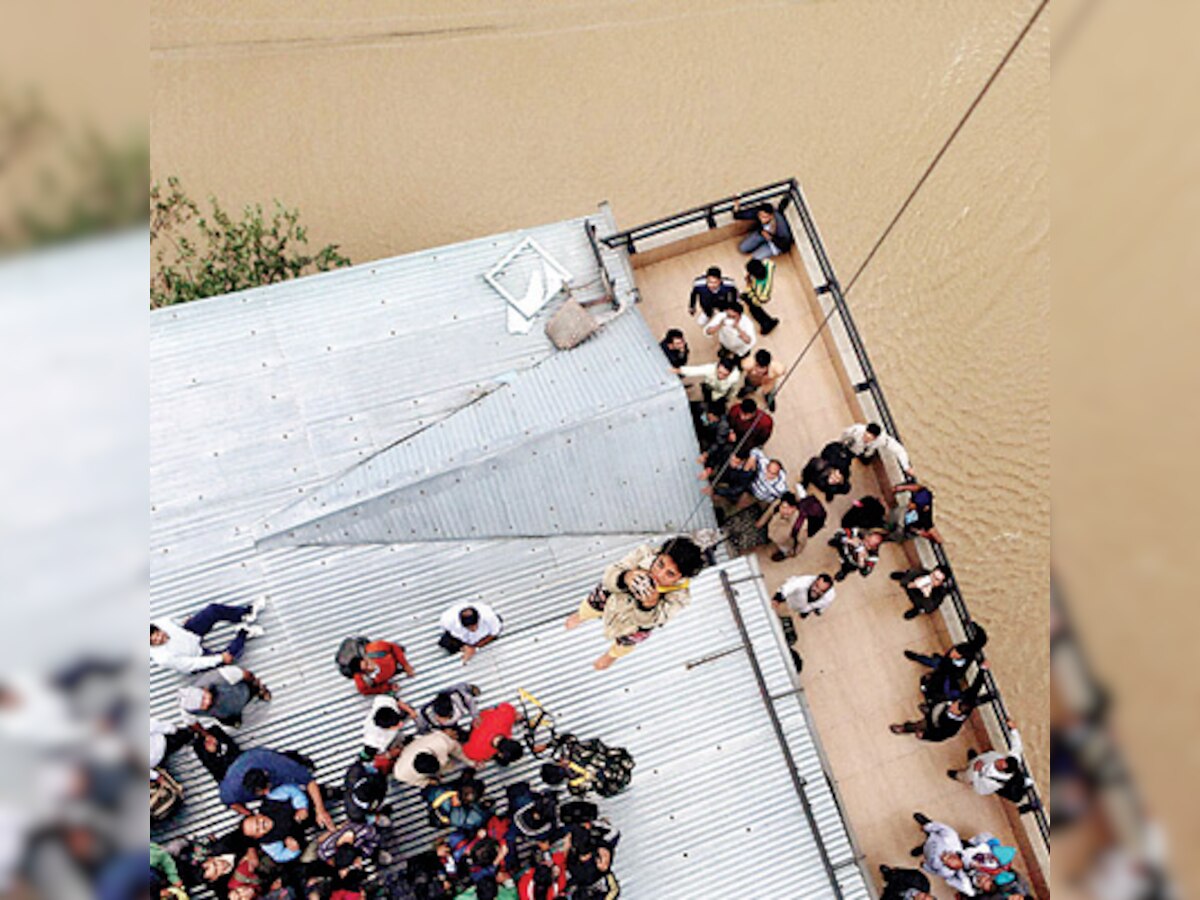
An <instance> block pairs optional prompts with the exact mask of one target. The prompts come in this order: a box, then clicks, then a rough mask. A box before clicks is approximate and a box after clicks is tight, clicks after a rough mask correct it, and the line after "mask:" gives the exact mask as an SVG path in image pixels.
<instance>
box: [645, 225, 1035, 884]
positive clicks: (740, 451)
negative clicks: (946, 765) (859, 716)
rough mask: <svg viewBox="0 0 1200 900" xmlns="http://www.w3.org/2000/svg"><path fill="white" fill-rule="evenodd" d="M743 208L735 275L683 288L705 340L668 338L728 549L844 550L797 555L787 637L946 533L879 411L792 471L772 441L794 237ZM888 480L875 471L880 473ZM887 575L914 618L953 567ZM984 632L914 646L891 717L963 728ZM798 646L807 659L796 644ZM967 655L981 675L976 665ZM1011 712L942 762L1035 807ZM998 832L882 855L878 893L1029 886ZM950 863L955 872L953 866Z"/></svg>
mask: <svg viewBox="0 0 1200 900" xmlns="http://www.w3.org/2000/svg"><path fill="white" fill-rule="evenodd" d="M735 215H736V217H737V218H738V219H746V220H748V221H751V222H752V223H753V224H752V226H751V230H750V232H749V233H748V234H747V235H746V236H745V237H744V239H742V241H741V243H740V244H739V249H740V250H741V251H742V252H743V253H747V254H750V258H749V259H748V260H747V261H746V263H745V272H744V274H743V276H742V280H741V284H740V285H739V284H738V282H737V281H736V280H735V279H734V278H731V277H728V276H727V275H726V274H725V273H724V272H723V271H722V270H721V269H720V268H719V267H718V266H711V267H709V268H708V269H707V270H706V271H705V272H704V274H703V275H700V276H698V277H697V278H696V279H695V280H694V281H693V283H692V286H691V292H690V294H689V297H688V306H687V312H688V315H689V316H691V317H693V318H694V320H695V323H696V324H697V325H698V326H700V328H701V334H702V335H703V336H704V339H705V343H706V346H704V347H703V348H696V349H695V352H694V349H693V348H692V347H691V346H689V343H688V340H687V337H686V335H685V333H684V329H683V328H682V327H675V328H671V329H669V330H668V331H667V333H666V334H665V336H664V337H663V339H662V341H661V344H660V346H661V348H662V350H663V353H664V354H665V355H666V357H667V360H668V362H669V364H670V366H671V368H672V371H674V372H675V374H677V375H678V376H679V377H680V379H681V380H682V381H683V382H684V384H685V385H686V386H687V388H688V392H689V399H690V404H691V413H692V421H693V424H694V427H695V431H696V435H697V439H698V441H699V443H700V447H701V451H702V452H701V455H700V457H699V462H700V465H701V468H702V471H701V474H700V477H701V478H702V479H703V480H704V481H705V482H706V485H705V488H704V490H705V492H706V493H708V494H709V495H710V496H711V497H712V499H713V503H714V506H715V508H716V510H717V517H718V522H719V523H720V524H721V526H722V529H723V532H724V534H725V537H726V540H727V541H728V544H729V546H730V549H731V550H732V551H733V552H735V553H748V552H752V551H756V550H759V549H765V550H766V551H767V552H768V554H769V556H770V559H771V560H773V561H774V562H785V561H788V560H791V559H795V558H802V559H810V558H813V557H815V556H816V555H817V554H815V553H814V552H813V551H812V549H810V548H811V543H810V539H811V538H814V537H817V536H818V535H820V534H821V533H822V532H825V535H826V539H825V544H826V545H827V546H829V547H831V548H833V550H834V552H835V554H836V556H835V557H834V559H835V563H834V565H831V566H829V567H828V569H827V570H825V571H822V569H824V568H825V567H824V566H812V567H811V568H810V567H808V566H802V567H800V568H801V571H800V572H797V573H795V574H792V575H791V577H788V578H787V579H786V580H785V581H784V582H783V584H782V585H781V586H780V588H779V589H778V590H777V591H776V593H775V595H774V596H773V597H772V606H773V608H774V609H775V611H776V613H778V614H779V615H780V617H781V618H782V620H783V623H784V626H785V628H784V630H785V633H786V634H787V635H788V637H789V639H792V638H794V634H795V624H794V618H793V617H795V618H796V619H800V620H804V619H808V618H809V617H810V616H822V615H825V614H830V613H831V610H832V607H833V605H834V602H835V600H836V598H837V587H838V585H839V584H840V583H841V582H843V581H844V580H845V579H847V578H849V577H852V576H855V575H857V576H858V577H860V578H867V577H870V576H871V574H872V573H873V572H874V570H875V568H876V566H877V565H878V563H879V561H880V551H881V548H882V547H883V545H884V544H885V543H888V542H893V543H903V542H907V541H911V540H913V539H915V538H918V537H920V538H925V539H926V540H928V541H930V542H931V543H933V544H941V543H942V535H941V533H940V532H939V531H938V528H937V525H936V524H935V522H934V511H933V505H934V503H933V501H934V495H933V491H932V489H931V488H930V487H929V486H928V485H927V484H925V483H923V482H922V481H920V480H919V479H918V477H917V474H916V472H915V471H914V467H913V465H912V461H911V459H910V457H909V454H908V451H907V450H906V449H905V447H904V446H903V444H901V443H900V441H899V440H897V439H896V437H895V436H893V435H891V434H889V433H888V432H887V431H886V430H885V429H884V428H882V427H881V426H880V424H878V423H876V422H853V423H850V424H849V425H848V426H847V427H845V428H844V429H843V430H842V431H841V433H840V434H835V435H830V436H829V439H828V440H827V441H826V442H825V443H824V444H822V445H820V446H819V447H817V448H814V450H815V452H814V453H813V454H812V455H811V457H809V458H808V459H807V460H806V461H805V462H804V464H803V466H800V465H797V466H796V468H795V469H792V471H798V472H799V477H798V478H793V477H792V476H791V475H789V468H790V466H789V463H788V461H787V460H785V459H783V458H781V456H782V454H779V453H777V452H772V450H771V437H772V435H773V434H774V431H775V424H776V416H777V415H779V399H778V395H779V391H780V388H781V386H782V384H783V383H784V381H785V380H786V377H787V372H786V370H785V368H784V366H783V364H782V362H781V361H780V360H779V359H778V358H777V355H776V354H774V353H772V350H771V348H770V347H768V346H764V345H765V344H766V343H767V341H766V340H764V339H765V338H766V336H767V335H768V334H770V333H771V332H772V331H773V330H774V329H775V328H776V327H777V326H778V325H779V322H780V319H779V313H780V309H779V306H780V304H779V303H778V302H772V291H773V287H774V285H775V277H776V266H777V263H776V261H775V259H774V258H775V257H777V256H779V255H780V254H781V253H784V252H786V251H787V249H788V247H790V245H791V243H792V237H791V233H790V231H789V230H788V227H787V222H786V219H785V217H784V216H782V215H781V214H780V213H779V212H778V211H777V210H775V209H774V208H772V207H771V206H769V205H763V206H759V207H756V208H754V209H742V208H741V205H740V203H739V204H736V205H735ZM768 310H770V312H769V313H768ZM693 357H695V358H693ZM877 460H882V461H885V463H890V464H892V466H893V467H894V468H893V471H895V472H898V474H899V477H898V478H896V479H895V481H894V484H891V486H890V487H888V488H886V489H885V492H884V495H883V496H882V497H880V496H875V495H874V494H872V493H869V492H858V493H857V494H856V492H855V490H854V487H853V482H854V481H855V480H857V479H858V475H857V474H856V464H858V465H863V466H871V465H873V464H874V463H875V462H876V461H877ZM792 462H796V463H798V461H797V460H793V461H792ZM891 481H892V479H887V478H884V479H881V482H882V483H883V484H885V485H887V484H889V483H891ZM872 482H873V480H872ZM842 496H847V497H849V498H850V502H849V503H848V504H846V503H845V501H842V502H841V507H840V508H842V509H843V510H844V511H843V512H842V513H841V515H840V516H837V517H836V518H835V520H834V522H833V523H832V525H833V527H830V528H828V530H826V529H827V526H828V525H829V524H830V523H829V521H828V520H829V519H830V518H831V517H832V515H833V514H832V513H831V507H832V505H833V504H834V503H835V502H836V501H837V500H838V498H840V497H842ZM890 577H891V579H892V580H893V581H895V582H896V583H897V588H898V593H900V591H902V594H901V596H903V598H904V599H905V600H906V601H907V602H906V603H905V604H904V608H903V612H902V615H903V618H904V619H908V620H912V619H915V618H917V617H918V616H921V615H930V614H933V613H935V612H936V611H937V610H938V609H939V608H940V607H941V605H942V603H943V602H944V601H945V600H946V599H947V598H948V597H949V596H950V595H951V593H952V591H953V584H952V580H951V577H950V573H949V572H948V571H947V570H946V569H945V568H943V567H942V566H936V565H935V566H932V567H929V568H926V567H921V566H913V567H908V568H901V569H897V570H896V571H893V572H891V576H890ZM986 642H987V634H986V632H985V631H984V629H983V628H982V627H981V626H979V625H978V624H977V623H972V625H971V626H970V627H969V634H968V637H967V639H966V640H965V641H963V642H961V643H959V644H956V645H955V646H953V647H951V648H949V649H948V650H946V651H945V652H944V653H929V654H924V653H916V652H913V651H911V650H910V651H906V653H905V655H906V656H907V657H908V658H909V659H910V660H912V661H913V662H916V663H918V664H920V665H921V666H923V667H925V668H926V669H927V671H926V672H925V673H924V674H923V676H922V677H921V678H920V689H921V693H920V696H919V698H918V703H917V712H918V716H917V717H916V718H914V719H912V720H910V721H905V722H899V723H895V724H893V725H892V726H891V731H892V732H893V733H895V734H897V735H912V736H915V737H916V738H917V739H919V740H922V741H927V742H941V741H946V740H949V739H950V738H952V737H954V736H955V735H957V734H959V732H960V731H961V730H962V729H963V727H964V725H966V723H967V722H968V721H969V719H970V716H971V714H972V712H973V711H974V710H975V709H977V708H979V707H980V706H981V705H983V704H985V703H988V702H989V701H991V700H992V696H991V695H990V694H989V693H988V691H987V689H986V679H987V676H986V672H987V669H988V665H987V662H986V660H984V659H983V657H982V651H983V648H984V645H985V644H986ZM794 659H796V660H797V664H798V665H800V664H802V661H801V660H800V659H799V657H798V656H794ZM972 668H973V669H974V677H972V678H968V677H967V674H968V671H969V670H970V669H972ZM1008 725H1009V727H1010V729H1012V731H1011V733H1012V739H1011V744H1010V747H1009V749H1008V750H1007V751H1005V752H1001V751H998V750H987V751H985V752H982V753H979V752H976V751H975V750H971V751H970V752H969V753H968V757H967V759H966V760H965V761H964V762H963V764H962V766H961V768H958V769H952V770H949V771H947V773H946V774H947V776H948V777H949V778H952V779H954V780H955V781H957V782H960V783H962V784H964V785H966V786H968V787H970V788H971V789H972V790H974V791H975V792H976V793H977V794H979V795H992V794H995V795H997V796H1000V797H1002V798H1004V799H1006V800H1008V801H1010V802H1012V803H1014V804H1016V805H1017V807H1018V810H1019V812H1021V813H1026V812H1030V811H1031V810H1032V809H1033V805H1032V803H1031V802H1028V801H1027V799H1026V798H1027V797H1028V796H1029V787H1030V786H1031V782H1030V781H1029V779H1028V778H1027V776H1026V773H1025V769H1024V766H1023V761H1022V759H1021V754H1022V746H1021V740H1020V735H1019V733H1018V732H1017V731H1016V730H1015V728H1013V723H1012V722H1011V721H1010V722H1009V723H1008ZM921 819H922V820H923V819H924V817H923V816H922V817H921ZM933 825H935V826H937V828H936V829H935V831H936V832H937V834H938V835H940V836H941V838H939V839H942V838H944V839H945V840H946V842H947V846H949V845H950V844H953V843H954V841H951V840H949V838H948V837H947V832H948V833H949V834H953V832H951V831H949V829H948V826H943V825H940V824H939V823H933ZM933 840H934V839H933V838H932V837H931V838H930V841H933ZM954 840H957V837H956V836H955V838H954ZM989 842H990V843H989ZM995 844H996V842H995V839H994V838H993V837H992V836H991V835H987V834H985V835H980V836H977V837H976V838H973V839H972V840H971V841H969V842H967V844H962V843H961V842H959V846H958V849H957V850H956V852H958V853H960V855H962V856H963V858H964V859H965V860H966V862H965V864H964V865H962V866H957V867H955V865H954V863H953V862H948V863H946V864H945V865H939V864H938V862H937V861H938V859H939V858H940V855H941V853H942V851H939V852H938V853H932V852H931V853H927V854H925V856H926V864H925V866H924V868H925V872H924V873H922V872H920V871H916V870H907V869H891V868H885V871H884V876H885V893H884V896H885V897H888V898H904V900H913V898H920V897H924V896H929V894H928V891H929V882H928V878H927V875H928V874H932V875H935V876H940V877H943V878H945V879H946V880H947V881H949V883H951V884H952V886H953V887H954V888H955V890H957V891H958V892H959V893H960V894H961V895H963V896H981V897H1000V896H1004V897H1011V896H1026V895H1028V891H1029V887H1028V884H1027V883H1026V881H1025V879H1024V878H1023V877H1021V876H1019V875H1017V874H1016V873H1015V872H1014V871H1013V870H1012V868H1011V864H1012V862H1013V857H1014V856H1015V853H1011V854H1010V852H1009V850H1010V848H997V847H996V846H994V845H995ZM945 853H947V854H948V853H949V851H948V850H947V851H945ZM947 858H949V857H948V856H947ZM997 859H1001V860H1004V864H1003V865H1001V864H998V863H997V862H996V860H997ZM984 861H986V864H985V862H984ZM952 871H953V873H954V874H953V877H947V876H948V875H949V874H950V873H951V872H952Z"/></svg>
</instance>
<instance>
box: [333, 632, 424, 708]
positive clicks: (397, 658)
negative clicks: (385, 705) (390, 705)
mask: <svg viewBox="0 0 1200 900" xmlns="http://www.w3.org/2000/svg"><path fill="white" fill-rule="evenodd" d="M348 668H349V669H350V671H351V673H353V675H354V686H355V687H357V688H358V692H359V693H360V694H367V695H368V696H369V695H371V694H389V693H390V694H398V693H400V686H399V685H398V684H393V683H392V679H393V678H395V677H396V671H397V670H398V669H403V670H404V674H405V675H407V676H408V677H409V678H412V677H413V676H414V675H416V674H417V673H416V672H415V671H413V667H412V666H411V665H409V663H408V659H407V658H406V657H405V655H404V648H403V647H401V646H400V645H399V644H393V643H391V642H390V641H371V642H369V643H368V644H367V645H366V647H364V648H363V655H362V656H360V657H356V658H355V659H352V660H350V662H349V664H348Z"/></svg>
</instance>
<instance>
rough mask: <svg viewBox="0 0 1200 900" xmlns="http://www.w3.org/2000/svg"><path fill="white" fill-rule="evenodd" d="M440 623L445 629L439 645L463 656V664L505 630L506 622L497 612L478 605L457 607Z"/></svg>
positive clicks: (450, 610)
mask: <svg viewBox="0 0 1200 900" xmlns="http://www.w3.org/2000/svg"><path fill="white" fill-rule="evenodd" d="M438 624H439V625H440V626H441V627H442V636H441V637H440V638H438V646H439V647H441V648H442V649H443V650H445V651H446V652H447V653H462V658H463V663H464V664H465V663H467V662H470V660H471V657H472V656H474V655H475V654H476V653H477V652H478V651H479V649H480V648H481V647H485V646H487V645H488V644H490V643H491V642H492V641H494V640H495V639H496V638H498V637H500V632H501V631H503V630H504V622H503V620H501V618H500V617H499V616H498V615H496V611H495V610H494V609H492V608H491V607H490V606H488V605H487V604H486V603H479V602H474V603H467V602H463V603H456V604H454V605H453V606H451V607H450V608H449V609H448V610H446V611H445V612H444V613H442V617H441V618H440V619H439V620H438Z"/></svg>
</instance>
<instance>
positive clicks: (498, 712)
mask: <svg viewBox="0 0 1200 900" xmlns="http://www.w3.org/2000/svg"><path fill="white" fill-rule="evenodd" d="M516 724H517V711H516V710H515V709H514V708H513V705H512V704H511V703H501V704H499V705H498V706H493V707H492V708H491V709H485V710H484V711H483V712H481V713H480V714H479V718H478V719H476V720H475V725H474V726H473V727H472V728H471V736H470V737H469V738H467V742H466V743H465V744H463V745H462V751H463V755H464V756H466V757H467V759H469V760H471V761H472V762H477V763H485V762H487V761H488V760H489V759H495V760H496V762H498V763H499V764H500V765H502V766H507V765H509V764H511V763H514V762H516V761H517V760H518V759H520V758H521V755H522V754H523V753H524V750H523V748H522V747H521V745H520V744H519V743H517V742H516V741H514V740H513V739H512V733H513V726H514V725H516Z"/></svg>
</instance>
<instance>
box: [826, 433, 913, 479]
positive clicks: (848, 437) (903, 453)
mask: <svg viewBox="0 0 1200 900" xmlns="http://www.w3.org/2000/svg"><path fill="white" fill-rule="evenodd" d="M842 443H843V444H845V445H846V449H847V450H849V451H850V452H851V453H853V454H854V455H855V456H857V457H858V458H859V459H860V460H862V461H863V462H870V461H871V460H872V459H874V458H875V457H876V456H878V455H879V453H880V452H881V451H887V452H888V453H889V454H891V456H892V458H893V459H895V460H896V465H898V466H899V467H900V471H901V472H903V473H904V475H905V476H906V477H907V478H912V477H913V470H912V463H911V462H910V460H909V458H908V451H907V450H905V449H904V445H903V444H901V443H900V442H899V441H898V440H896V439H895V438H894V437H892V436H891V435H890V434H885V433H884V431H883V429H882V428H880V427H879V425H878V424H876V423H875V422H872V423H871V424H869V425H863V424H861V423H856V424H854V425H851V426H850V427H849V428H847V429H846V430H845V431H843V432H842Z"/></svg>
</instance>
